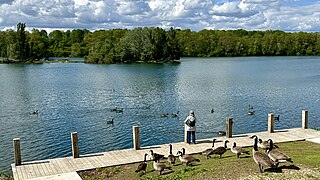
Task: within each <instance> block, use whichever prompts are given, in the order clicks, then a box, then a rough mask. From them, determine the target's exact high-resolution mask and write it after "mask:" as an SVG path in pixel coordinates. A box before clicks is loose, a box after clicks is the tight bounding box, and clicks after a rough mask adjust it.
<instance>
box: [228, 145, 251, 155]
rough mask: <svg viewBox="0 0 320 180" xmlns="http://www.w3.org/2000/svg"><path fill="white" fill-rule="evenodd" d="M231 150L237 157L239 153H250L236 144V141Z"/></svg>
mask: <svg viewBox="0 0 320 180" xmlns="http://www.w3.org/2000/svg"><path fill="white" fill-rule="evenodd" d="M231 152H233V153H234V154H236V155H237V158H239V156H240V155H241V154H248V155H250V153H249V151H246V150H244V149H243V148H242V147H240V146H237V144H236V142H234V143H233V147H232V148H231Z"/></svg>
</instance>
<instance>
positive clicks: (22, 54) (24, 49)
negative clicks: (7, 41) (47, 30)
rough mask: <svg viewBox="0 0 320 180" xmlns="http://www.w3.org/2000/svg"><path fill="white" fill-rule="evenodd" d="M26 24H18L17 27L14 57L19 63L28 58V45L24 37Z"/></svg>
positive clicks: (25, 36)
mask: <svg viewBox="0 0 320 180" xmlns="http://www.w3.org/2000/svg"><path fill="white" fill-rule="evenodd" d="M25 28H26V24H25V23H18V25H17V37H16V38H17V44H18V45H17V46H16V57H17V59H18V60H19V61H21V62H22V61H27V60H28V58H29V54H28V53H29V45H28V40H27V35H26V31H25Z"/></svg>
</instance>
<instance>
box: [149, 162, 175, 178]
mask: <svg viewBox="0 0 320 180" xmlns="http://www.w3.org/2000/svg"><path fill="white" fill-rule="evenodd" d="M153 169H154V170H156V171H159V175H161V173H162V171H163V170H165V169H169V170H172V169H171V167H170V166H166V165H165V164H163V163H160V162H157V161H156V159H154V160H153Z"/></svg>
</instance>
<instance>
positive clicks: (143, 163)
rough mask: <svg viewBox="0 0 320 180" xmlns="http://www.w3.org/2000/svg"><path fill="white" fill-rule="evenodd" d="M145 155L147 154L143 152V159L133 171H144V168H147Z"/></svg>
mask: <svg viewBox="0 0 320 180" xmlns="http://www.w3.org/2000/svg"><path fill="white" fill-rule="evenodd" d="M147 156H148V154H144V161H143V162H142V163H140V164H139V165H138V167H137V169H136V171H135V172H140V171H146V169H147Z"/></svg>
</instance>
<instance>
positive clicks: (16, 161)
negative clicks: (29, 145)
mask: <svg viewBox="0 0 320 180" xmlns="http://www.w3.org/2000/svg"><path fill="white" fill-rule="evenodd" d="M13 148H14V164H15V165H16V166H18V165H21V151H20V139H19V138H14V139H13Z"/></svg>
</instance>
